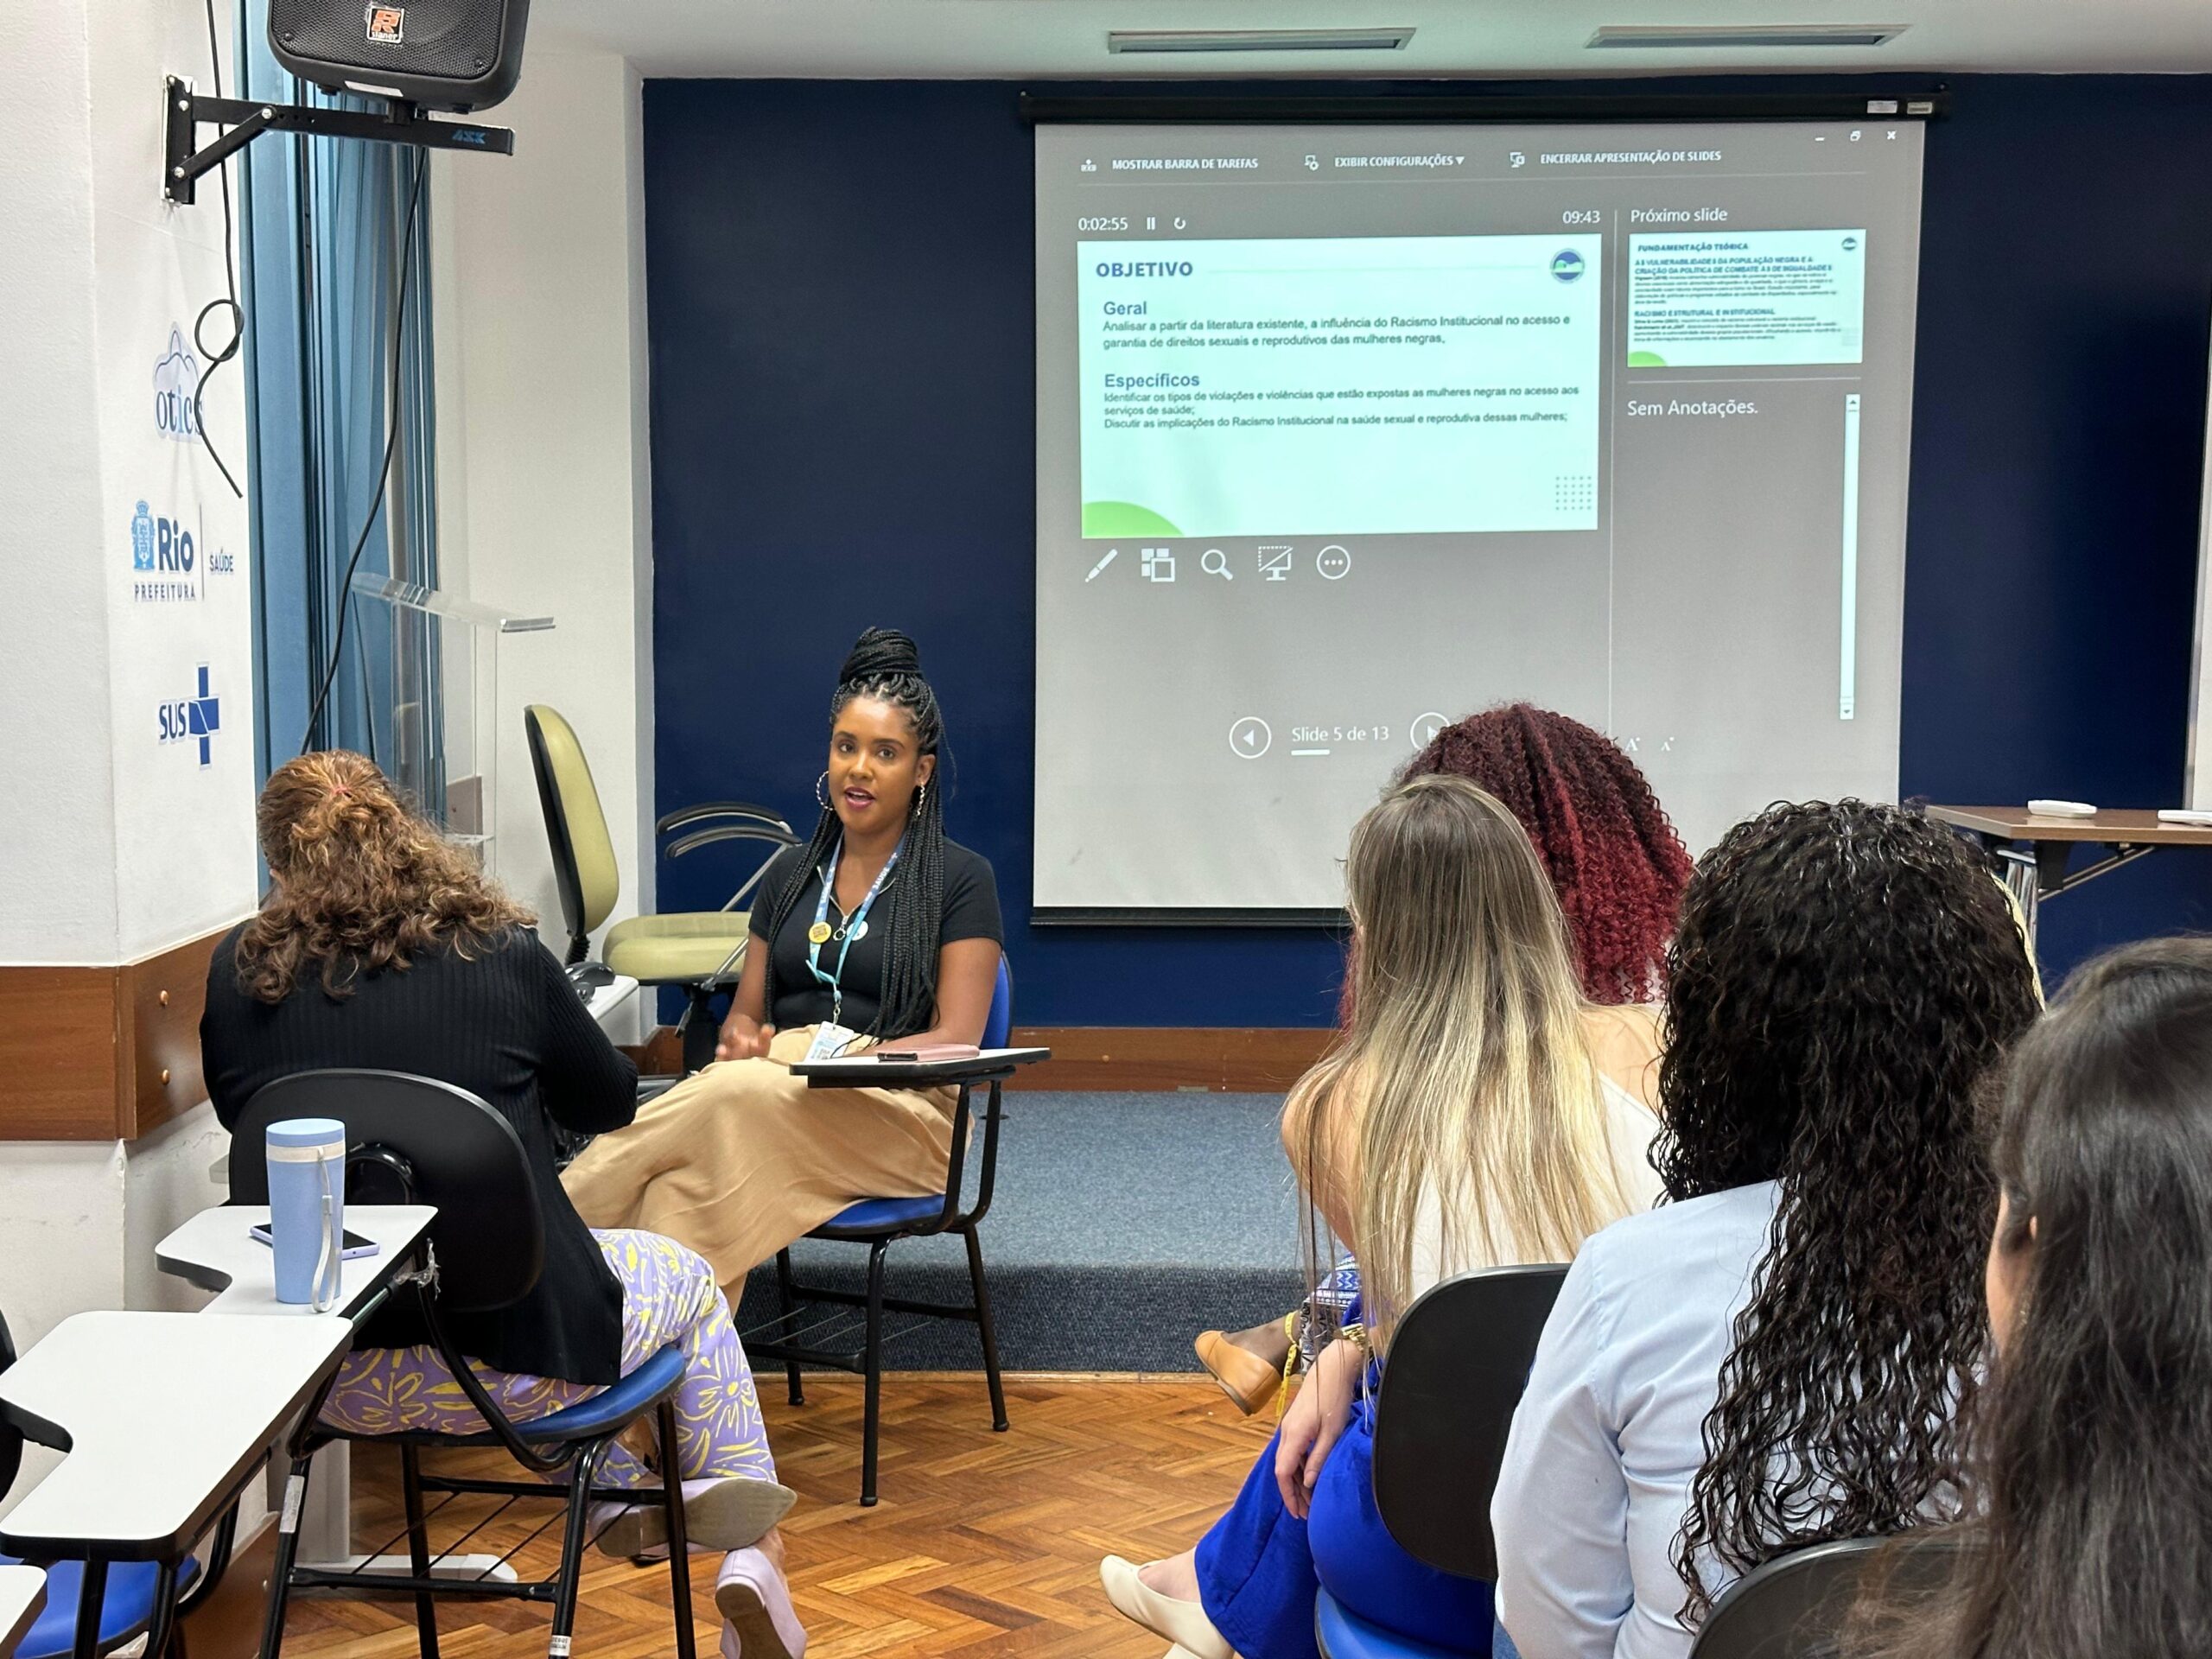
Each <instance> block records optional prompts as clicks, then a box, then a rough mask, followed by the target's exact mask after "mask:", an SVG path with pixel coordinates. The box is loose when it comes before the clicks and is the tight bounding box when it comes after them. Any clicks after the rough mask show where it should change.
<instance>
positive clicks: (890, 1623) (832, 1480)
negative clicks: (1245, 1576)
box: [284, 1373, 1271, 1659]
mask: <svg viewBox="0 0 2212 1659" xmlns="http://www.w3.org/2000/svg"><path fill="white" fill-rule="evenodd" d="M761 1382H762V1385H763V1386H762V1390H761V1391H762V1395H763V1396H764V1401H763V1403H764V1405H765V1407H766V1414H767V1419H768V1429H769V1437H770V1440H771V1441H772V1444H773V1446H774V1447H775V1452H776V1465H777V1471H778V1473H779V1475H780V1476H781V1478H782V1479H783V1481H784V1483H785V1484H786V1485H788V1486H791V1487H792V1488H793V1489H794V1490H796V1491H798V1494H799V1503H798V1508H797V1509H795V1510H793V1511H792V1512H791V1516H790V1518H789V1519H787V1520H786V1521H785V1523H784V1537H785V1544H786V1547H787V1548H788V1550H789V1560H790V1566H791V1590H792V1597H793V1599H794V1601H795V1602H796V1604H797V1605H798V1611H799V1617H800V1618H801V1619H802V1620H804V1623H805V1624H806V1627H807V1631H808V1638H809V1639H808V1647H807V1652H808V1654H809V1656H810V1659H861V1656H875V1655H882V1656H895V1655H909V1654H912V1655H929V1656H956V1659H986V1656H995V1655H999V1654H1009V1655H1036V1656H1047V1659H1058V1656H1077V1655H1080V1656H1084V1659H1094V1656H1095V1659H1160V1655H1161V1654H1162V1652H1163V1651H1164V1650H1165V1648H1166V1643H1163V1642H1161V1641H1160V1639H1159V1638H1158V1637H1153V1636H1150V1635H1148V1634H1147V1633H1146V1632H1144V1631H1142V1630H1139V1629H1137V1628H1136V1627H1135V1625H1133V1624H1129V1623H1128V1621H1127V1620H1125V1619H1123V1618H1122V1617H1121V1616H1120V1615H1119V1614H1117V1613H1116V1612H1115V1611H1114V1610H1113V1609H1112V1608H1111V1607H1110V1606H1109V1605H1107V1602H1106V1599H1105V1597H1104V1595H1103V1593H1102V1592H1101V1591H1100V1590H1099V1587H1098V1558H1099V1557H1100V1556H1101V1555H1103V1554H1107V1553H1109V1552H1116V1553H1119V1554H1123V1555H1127V1556H1128V1557H1130V1558H1131V1559H1132V1560H1146V1559H1147V1558H1149V1557H1151V1556H1154V1555H1163V1554H1172V1553H1173V1552H1174V1551H1176V1550H1178V1549H1181V1548H1185V1546H1187V1545H1188V1544H1190V1543H1191V1542H1192V1541H1194V1540H1195V1539H1196V1538H1197V1537H1198V1534H1199V1533H1200V1532H1202V1531H1203V1530H1204V1529H1205V1526H1206V1525H1207V1523H1208V1522H1210V1521H1211V1518H1212V1517H1213V1516H1215V1515H1216V1514H1217V1513H1218V1512H1219V1510H1221V1509H1222V1508H1223V1507H1224V1505H1225V1504H1226V1503H1228V1502H1229V1500H1230V1498H1231V1497H1234V1496H1235V1494H1236V1487H1237V1484H1238V1483H1239V1482H1240V1481H1242V1480H1243V1477H1244V1473H1245V1471H1246V1470H1247V1469H1249V1467H1250V1465H1251V1462H1252V1459H1254V1458H1255V1456H1257V1455H1258V1453H1259V1451H1260V1449H1261V1447H1262V1446H1263V1445H1264V1444H1265V1443H1266V1440H1267V1437H1268V1433H1269V1430H1270V1427H1271V1420H1270V1419H1269V1418H1268V1417H1267V1416H1264V1415H1263V1416H1262V1417H1259V1418H1253V1419H1246V1418H1243V1417H1240V1416H1239V1415H1238V1414H1237V1413H1236V1408H1234V1407H1232V1406H1231V1405H1230V1404H1229V1402H1227V1401H1226V1400H1224V1398H1223V1397H1222V1395H1221V1394H1220V1392H1219V1390H1217V1389H1216V1388H1215V1387H1214V1386H1213V1384H1212V1383H1211V1382H1209V1381H1208V1380H1206V1379H1205V1378H1204V1377H1190V1376H1175V1377H1158V1378H1132V1377H1090V1376H1023V1377H1008V1378H1007V1416H1008V1418H1009V1420H1010V1421H1011V1422H1012V1424H1013V1427H1012V1428H1011V1429H1010V1430H1009V1431H1008V1432H1007V1433H1004V1434H995V1433H991V1429H990V1408H989V1402H988V1398H987V1396H986V1395H985V1393H984V1390H983V1383H982V1377H981V1376H957V1377H933V1376H915V1375H912V1374H908V1375H904V1376H901V1375H899V1374H895V1373H894V1374H893V1375H892V1376H889V1377H887V1379H886V1381H885V1383H884V1390H883V1394H884V1401H883V1440H882V1468H881V1473H880V1491H881V1493H882V1499H883V1501H882V1502H881V1503H879V1504H878V1505H877V1506H876V1507H875V1508H874V1509H873V1510H863V1509H861V1507H860V1504H859V1502H858V1494H859V1491H860V1441H861V1385H860V1383H859V1381H858V1380H857V1379H848V1378H834V1379H823V1378H816V1377H810V1378H809V1379H808V1382H807V1385H806V1394H807V1403H806V1404H805V1405H804V1406H803V1407H792V1406H791V1405H789V1404H787V1403H786V1402H785V1398H784V1390H783V1386H782V1383H781V1379H780V1377H769V1376H764V1377H763V1378H762V1379H761ZM433 1461H434V1465H435V1466H437V1467H441V1468H448V1469H453V1470H455V1471H459V1470H461V1469H464V1468H466V1469H467V1471H468V1472H471V1473H493V1472H494V1471H500V1465H501V1461H502V1460H501V1459H499V1458H498V1457H497V1456H496V1455H495V1454H493V1453H489V1452H467V1453H442V1454H439V1455H438V1457H437V1458H436V1459H434V1460H433ZM470 1465H474V1466H473V1467H472V1466H470ZM353 1466H354V1484H353V1492H354V1512H355V1518H356V1526H357V1532H358V1535H359V1538H360V1540H361V1541H362V1542H363V1543H364V1544H373V1543H376V1542H378V1541H381V1540H382V1539H384V1538H385V1537H386V1536H388V1535H391V1533H393V1532H396V1531H397V1529H398V1528H399V1525H400V1520H399V1497H398V1463H397V1457H396V1455H391V1454H387V1453H385V1452H380V1451H378V1450H375V1449H357V1450H356V1452H355V1453H354V1465H353ZM501 1472H504V1471H501ZM469 1502H474V1500H459V1501H457V1502H456V1503H455V1506H454V1509H452V1510H448V1512H447V1516H446V1517H444V1521H450V1520H452V1519H453V1518H454V1517H456V1516H461V1517H464V1518H462V1519H461V1523H460V1525H454V1526H448V1525H446V1524H444V1522H443V1521H442V1522H434V1523H433V1529H432V1542H433V1545H434V1547H439V1548H442V1547H445V1546H446V1545H448V1543H449V1542H450V1541H451V1538H452V1537H453V1535H454V1534H455V1533H457V1532H458V1531H459V1530H460V1529H461V1526H465V1525H467V1524H471V1523H473V1522H474V1521H475V1520H476V1519H477V1518H478V1516H479V1515H480V1514H481V1513H482V1511H481V1510H477V1511H474V1512H466V1513H465V1512H464V1511H463V1510H462V1508H461V1505H462V1504H463V1503H469ZM527 1507H528V1510H529V1511H530V1514H529V1516H528V1518H527V1519H524V1518H523V1517H524V1508H523V1507H520V1506H518V1508H516V1509H515V1510H510V1511H509V1512H508V1513H507V1514H506V1515H505V1516H502V1517H500V1518H499V1520H498V1521H497V1522H493V1523H492V1524H490V1525H489V1526H487V1527H486V1529H484V1531H482V1532H481V1533H480V1534H478V1535H477V1536H476V1537H475V1538H474V1539H472V1540H470V1541H469V1543H468V1546H467V1547H468V1548H470V1549H471V1550H481V1549H489V1550H492V1551H493V1552H500V1551H505V1549H507V1548H511V1547H512V1545H513V1544H514V1543H515V1542H516V1541H518V1540H519V1539H521V1538H523V1537H524V1536H525V1535H527V1534H528V1532H529V1531H530V1529H531V1528H533V1527H535V1526H536V1525H537V1523H538V1522H539V1521H541V1520H543V1518H544V1517H545V1516H550V1515H551V1514H553V1513H554V1512H555V1511H554V1508H553V1506H552V1505H550V1504H535V1503H533V1504H531V1505H529V1506H527ZM402 1548H404V1545H403V1546H402ZM556 1548H557V1546H556V1542H555V1540H554V1535H553V1534H551V1533H550V1532H549V1533H548V1534H546V1535H545V1536H544V1537H543V1538H540V1539H539V1540H538V1541H536V1542H535V1543H532V1544H530V1545H528V1546H527V1547H526V1548H524V1550H523V1552H522V1553H521V1554H519V1555H518V1557H517V1565H518V1567H520V1568H521V1569H522V1570H523V1571H524V1572H525V1573H529V1572H530V1571H531V1570H532V1569H535V1570H537V1572H540V1573H542V1572H543V1571H546V1570H548V1569H549V1568H550V1564H551V1562H552V1560H553V1559H554V1557H555V1554H556ZM714 1564H715V1562H714V1558H711V1557H701V1558H697V1559H696V1561H695V1565H694V1578H693V1588H694V1592H695V1593H694V1599H695V1612H696V1618H697V1621H698V1624H697V1630H698V1638H699V1652H700V1656H701V1659H712V1656H713V1655H714V1653H715V1642H716V1640H717V1637H718V1633H719V1630H720V1624H719V1621H718V1618H717V1616H716V1614H715V1610H714V1599H713V1590H714V1573H713V1567H714ZM549 1624H550V1610H548V1609H547V1608H545V1607H543V1606H539V1605H532V1604H529V1603H524V1602H467V1601H460V1600H454V1599H448V1600H445V1601H442V1602H441V1603H440V1605H439V1609H438V1625H439V1632H440V1637H441V1645H442V1649H443V1650H444V1652H445V1653H446V1654H447V1655H448V1656H450V1659H535V1656H538V1655H542V1654H543V1652H544V1651H545V1639H546V1634H547V1630H548V1628H549ZM674 1648H675V1643H674V1638H673V1637H672V1635H671V1630H670V1624H669V1614H668V1576H667V1568H666V1567H632V1566H630V1565H629V1564H628V1563H626V1562H620V1561H611V1560H607V1558H606V1557H604V1556H601V1555H599V1554H596V1553H592V1554H588V1555H587V1557H586V1563H585V1576H584V1583H583V1588H582V1605H581V1607H580V1610H579V1612H578V1616H577V1624H576V1638H575V1654H576V1659H644V1656H647V1655H656V1656H658V1655H667V1654H671V1653H672V1652H673V1651H674ZM284 1651H285V1654H286V1655H287V1656H288V1659H409V1656H411V1655H412V1654H413V1653H414V1651H415V1629H414V1614H413V1606H412V1604H411V1603H409V1602H404V1601H391V1600H383V1601H368V1600H363V1599H354V1598H351V1597H347V1598H338V1597H330V1596H321V1595H314V1596H309V1595H299V1596H296V1597H295V1598H294V1599H293V1601H292V1606H291V1611H290V1617H289V1622H288V1625H287V1630H286V1637H285V1647H284Z"/></svg>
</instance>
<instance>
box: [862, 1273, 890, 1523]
mask: <svg viewBox="0 0 2212 1659" xmlns="http://www.w3.org/2000/svg"><path fill="white" fill-rule="evenodd" d="M890 1248H891V1244H890V1241H889V1240H887V1239H878V1240H877V1241H876V1242H875V1243H873V1244H871V1245H869V1246H868V1345H867V1347H866V1348H865V1349H864V1350H863V1351H862V1353H861V1380H862V1398H863V1400H864V1401H865V1405H864V1406H863V1408H862V1411H861V1508H862V1509H864V1510H868V1509H874V1507H875V1445H876V1428H877V1422H878V1420H879V1418H880V1416H881V1414H882V1403H883V1258H884V1256H885V1255H886V1253H887V1252H888V1251H889V1249H890Z"/></svg>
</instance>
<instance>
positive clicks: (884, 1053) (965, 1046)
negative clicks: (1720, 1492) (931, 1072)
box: [875, 1043, 983, 1065]
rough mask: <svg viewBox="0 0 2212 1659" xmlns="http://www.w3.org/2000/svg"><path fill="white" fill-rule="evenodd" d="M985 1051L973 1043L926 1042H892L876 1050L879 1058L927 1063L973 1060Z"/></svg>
mask: <svg viewBox="0 0 2212 1659" xmlns="http://www.w3.org/2000/svg"><path fill="white" fill-rule="evenodd" d="M982 1052H983V1051H982V1049H980V1048H978V1047H976V1045H975V1044H973V1043H924V1044H922V1045H921V1046H919V1047H915V1046H912V1045H911V1044H910V1045H908V1046H906V1047H905V1048H900V1047H899V1046H897V1045H896V1044H892V1045H890V1046H886V1047H883V1048H879V1049H877V1050H876V1051H875V1058H877V1059H879V1060H914V1061H918V1062H919V1063H920V1064H922V1065H929V1064H930V1063H931V1062H932V1061H935V1060H972V1059H974V1058H976V1056H977V1055H978V1054H981V1053H982Z"/></svg>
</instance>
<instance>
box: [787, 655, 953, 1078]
mask: <svg viewBox="0 0 2212 1659" xmlns="http://www.w3.org/2000/svg"><path fill="white" fill-rule="evenodd" d="M857 697H874V698H876V699H877V700H879V701H880V702H887V703H889V704H891V705H892V706H893V708H896V709H900V710H902V711H903V712H904V713H905V715H906V719H907V721H908V723H909V724H910V725H911V726H912V728H913V734H914V745H915V747H916V749H917V751H918V753H921V754H934V755H938V772H937V773H936V778H937V779H943V777H944V771H945V757H944V755H943V754H942V753H941V751H942V750H943V748H944V715H943V714H942V713H940V712H939V711H938V705H937V693H936V692H934V691H932V690H931V689H930V683H929V682H928V681H927V680H925V679H924V678H923V677H922V654H921V652H920V650H919V649H918V647H917V646H916V645H915V644H914V642H913V641H912V639H908V638H907V637H906V635H905V634H903V633H901V632H899V631H898V630H897V629H896V628H870V629H868V631H867V632H865V633H863V634H861V637H860V638H859V639H855V641H854V642H853V648H852V650H851V651H850V652H848V653H847V654H846V657H845V662H844V666H843V667H842V668H840V669H839V670H838V671H837V689H836V691H835V692H833V693H831V694H830V697H829V720H830V723H831V725H832V726H833V727H834V726H835V725H836V720H837V716H838V715H841V714H842V713H844V711H845V709H846V706H847V705H848V704H849V703H850V702H853V701H854V699H855V698H857ZM843 833H844V831H843V826H842V823H840V821H839V819H838V817H837V809H836V807H835V806H834V805H833V806H826V807H824V808H823V810H822V816H821V817H820V818H818V819H817V820H816V821H815V825H814V835H813V837H812V838H811V839H810V840H809V841H808V842H807V843H806V851H805V855H804V856H803V857H802V858H801V859H800V860H799V861H798V863H796V864H794V865H793V866H792V867H791V874H790V875H789V876H788V877H786V878H785V881H784V883H783V885H782V887H779V888H778V889H777V891H776V892H775V893H772V894H770V895H769V897H768V902H767V906H766V910H765V912H763V915H762V917H761V920H760V925H758V926H756V927H755V929H754V931H756V932H758V933H760V935H761V937H762V938H770V939H772V938H775V937H776V936H777V935H778V933H779V931H781V930H782V928H783V925H784V922H785V919H786V918H788V917H789V916H790V915H791V910H792V907H793V906H796V905H797V904H798V899H799V894H800V893H803V892H804V891H805V888H806V885H807V883H808V882H809V881H810V880H812V879H813V876H814V873H815V872H816V871H817V869H820V868H822V867H823V865H825V864H826V863H827V862H828V861H829V855H830V854H831V853H832V852H834V851H835V850H836V848H837V845H838V842H839V841H840V840H841V839H842V836H843ZM896 881H897V883H898V885H899V886H900V887H903V888H904V889H905V893H903V895H902V896H901V897H900V899H899V902H898V903H897V904H895V905H893V906H892V910H891V916H890V921H889V926H888V932H887V937H886V939H885V943H884V951H883V995H882V999H881V1001H880V1002H879V1004H878V1005H877V1011H876V1017H875V1021H874V1024H873V1025H871V1026H870V1027H868V1031H867V1032H866V1033H864V1034H865V1035H867V1036H870V1037H875V1038H880V1039H895V1038H899V1037H911V1036H912V1035H913V1034H914V1033H916V1032H918V1031H927V1030H928V1029H929V1028H930V1026H931V1022H933V1021H934V1020H936V1018H937V957H938V930H939V929H940V928H941V927H942V925H944V788H943V787H942V785H941V784H940V785H939V786H938V787H937V788H933V789H925V790H924V791H922V797H921V800H920V803H919V804H918V806H916V807H915V809H914V810H913V811H912V813H911V814H910V816H909V817H908V818H907V821H906V846H905V849H904V850H903V851H901V852H900V853H899V870H898V874H897V877H896ZM763 989H764V994H765V996H766V1007H771V1008H772V1007H775V1006H776V958H775V953H774V952H773V951H770V952H768V953H767V976H766V984H765V986H764V988H763Z"/></svg>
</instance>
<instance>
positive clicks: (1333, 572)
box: [1313, 542, 1351, 582]
mask: <svg viewBox="0 0 2212 1659" xmlns="http://www.w3.org/2000/svg"><path fill="white" fill-rule="evenodd" d="M1313 568H1314V569H1316V570H1318V571H1319V572H1320V573H1321V574H1322V575H1324V576H1325V577H1327V578H1328V579H1329V580H1330V581H1331V582H1342V581H1343V580H1344V578H1345V577H1346V576H1348V575H1351V554H1350V553H1347V552H1346V551H1345V550H1344V549H1343V548H1341V547H1338V545H1337V544H1336V543H1334V542H1332V543H1329V545H1328V546H1326V547H1325V548H1323V549H1322V550H1320V551H1319V553H1316V554H1315V555H1314V556H1313Z"/></svg>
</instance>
